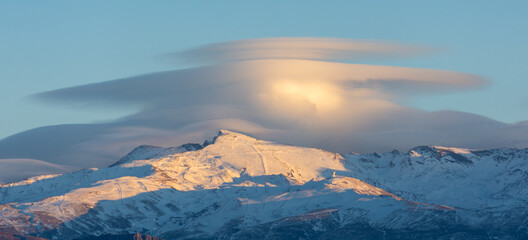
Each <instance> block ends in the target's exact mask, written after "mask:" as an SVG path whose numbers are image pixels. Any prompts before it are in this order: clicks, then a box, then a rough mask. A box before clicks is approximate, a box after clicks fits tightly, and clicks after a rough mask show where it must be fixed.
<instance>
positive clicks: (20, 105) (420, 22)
mask: <svg viewBox="0 0 528 240" xmlns="http://www.w3.org/2000/svg"><path fill="white" fill-rule="evenodd" d="M526 12H528V2H526V1H508V2H507V3H505V2H498V1H437V2H433V1H376V2H374V1H370V2H366V1H365V2H361V3H360V2H354V1H333V2H321V1H288V2H284V1H266V2H261V3H254V2H249V1H230V2H220V1H217V2H196V1H188V2H183V1H156V2H151V1H126V2H125V1H104V2H103V1H52V2H44V1H11V2H8V1H2V2H0V83H1V88H0V89H1V90H0V93H1V94H0V109H1V111H2V117H1V120H0V138H2V137H6V136H9V135H11V134H14V133H17V132H20V131H23V130H27V129H30V128H34V127H40V126H45V125H54V124H62V123H89V122H97V121H108V120H111V119H113V118H116V117H119V116H123V115H125V114H127V113H129V112H131V111H132V110H133V109H131V108H126V107H109V106H105V107H104V108H101V107H99V106H97V105H92V106H76V107H74V108H72V107H71V106H68V105H67V104H65V105H64V106H62V105H61V106H57V104H56V103H54V104H46V103H40V102H38V101H35V100H31V99H29V98H28V96H30V95H32V94H35V93H39V92H42V91H48V90H53V89H57V88H63V87H70V86H76V85H80V84H86V83H95V82H101V81H106V80H111V79H118V78H123V77H129V76H134V75H137V74H142V73H149V72H154V71H161V70H170V69H177V68H181V67H183V66H182V65H178V63H177V62H176V61H174V60H173V59H171V58H170V57H169V53H172V52H177V51H182V50H185V49H188V48H192V47H196V46H200V45H203V44H208V43H214V42H220V41H229V40H236V39H248V38H262V37H332V38H351V39H376V40H387V41H395V42H401V43H409V44H418V45H422V46H429V47H435V48H438V49H440V51H439V52H438V53H437V54H435V55H431V56H424V57H419V58H412V59H403V60H384V61H381V60H378V61H370V62H364V63H375V64H380V65H391V66H408V67H422V68H430V69H444V70H453V71H460V72H466V73H471V74H476V75H480V76H483V77H485V78H486V79H488V80H489V81H490V82H491V84H490V85H489V86H487V87H486V88H484V89H480V90H473V91H470V92H467V91H463V92H462V91H461V92H457V93H450V94H442V95H432V96H430V95H428V96H417V97H414V98H412V99H409V100H407V102H406V103H405V104H406V105H409V106H414V107H418V108H421V109H425V110H430V111H434V110H443V109H449V110H458V111H464V112H470V113H477V114H481V115H484V116H487V117H491V118H493V119H496V120H500V121H503V122H508V123H512V122H517V121H522V120H527V119H528V95H527V94H526V89H528V82H527V81H526V79H527V78H528V68H527V67H526V66H528V60H526V55H528V45H527V44H526V42H528V40H527V39H528V31H526V29H528V16H527V15H526Z"/></svg>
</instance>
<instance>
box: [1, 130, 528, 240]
mask: <svg viewBox="0 0 528 240" xmlns="http://www.w3.org/2000/svg"><path fill="white" fill-rule="evenodd" d="M527 162H528V150H527V149H524V150H516V149H496V150H485V151H476V150H470V149H457V148H447V147H439V146H424V147H417V148H414V149H412V150H410V151H409V152H407V153H401V152H398V151H393V152H389V153H383V154H378V153H374V154H364V155H356V154H350V155H346V156H341V155H340V154H336V153H331V152H327V151H323V150H320V149H312V148H301V147H294V146H286V145H280V144H276V143H272V142H268V141H262V140H258V139H254V138H251V137H248V136H245V135H243V134H238V133H234V132H229V131H221V132H220V133H219V135H218V136H217V137H216V138H215V140H214V141H212V142H206V144H203V145H199V144H186V145H184V146H181V147H176V148H168V149H164V148H158V147H153V146H141V147H138V148H136V149H135V150H134V151H132V152H131V153H130V154H128V155H127V156H125V157H123V158H122V159H121V160H119V161H117V162H116V163H115V164H113V165H111V166H110V167H108V168H103V169H84V170H81V171H78V172H75V173H70V174H64V175H47V176H39V177H35V178H31V179H28V180H25V181H21V182H17V183H12V184H6V185H3V186H2V187H1V188H0V232H5V233H6V236H13V237H16V236H15V235H13V234H18V235H21V236H22V235H33V236H39V237H44V238H49V239H85V240H87V239H140V237H141V239H142V240H144V239H156V238H154V237H152V236H156V237H161V238H163V239H255V238H258V239H368V238H372V239H378V238H385V239H471V238H473V239H481V238H493V237H496V238H499V239H522V238H528V234H527V229H528V227H527V226H528V221H526V219H527V218H528V209H527V208H526V207H525V203H526V202H527V200H528V165H527ZM7 233H9V234H11V235H8V234H7ZM135 233H141V234H143V235H141V234H139V235H138V234H135ZM145 234H148V236H147V235H145ZM128 237H131V238H128ZM5 238H6V239H8V238H7V237H5ZM0 239H1V238H0ZM14 239H16V238H14ZM28 239H29V238H28Z"/></svg>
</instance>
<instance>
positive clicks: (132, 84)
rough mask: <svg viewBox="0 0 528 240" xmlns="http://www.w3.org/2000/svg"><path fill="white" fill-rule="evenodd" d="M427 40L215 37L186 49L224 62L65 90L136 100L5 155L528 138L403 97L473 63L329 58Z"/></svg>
mask: <svg viewBox="0 0 528 240" xmlns="http://www.w3.org/2000/svg"><path fill="white" fill-rule="evenodd" d="M424 52H426V50H424V49H423V48H419V47H412V46H402V45H396V44H387V43H380V42H364V41H363V42H358V41H351V40H340V39H314V38H298V39H296V38H278V39H254V40H242V41H233V42H227V43H220V44H213V45H209V46H205V47H202V48H197V49H193V50H189V51H187V52H184V53H181V54H180V56H183V57H185V58H186V59H189V60H194V61H201V62H208V63H216V64H213V65H209V66H202V67H197V68H191V69H184V70H175V71H166V72H157V73H151V74H146V75H141V76H136V77H131V78H124V79H118V80H113V81H107V82H101V83H95V84H89V85H83V86H77V87H72V88H65V89H58V90H55V91H50V92H45V93H41V94H39V95H37V96H36V97H38V98H39V99H45V100H47V101H54V102H59V103H65V102H74V103H93V102H97V103H98V104H103V105H104V104H112V105H120V104H123V105H135V106H137V107H138V109H139V110H138V111H137V112H136V113H133V114H131V115H129V116H127V117H124V118H121V119H118V120H116V121H113V122H108V123H99V124H82V125H60V126H49V127H43V128H39V129H33V130H29V131H27V132H24V133H20V134H17V135H14V136H11V137H8V138H6V139H3V140H1V141H0V158H31V159H38V160H42V161H46V162H49V163H53V164H61V165H69V166H74V167H101V166H105V165H108V164H110V163H112V162H115V161H117V160H118V159H119V157H120V156H122V155H123V154H126V153H127V152H128V151H130V150H131V149H133V148H134V147H136V146H138V145H142V144H151V145H159V146H165V147H169V146H175V145H180V144H184V143H187V142H202V141H203V140H204V139H205V138H210V137H212V136H214V135H215V134H216V132H217V131H218V130H219V129H229V130H235V131H240V132H244V133H247V134H251V135H253V136H255V137H259V138H263V139H267V140H273V141H277V142H281V143H288V144H295V145H301V146H310V147H319V148H324V149H327V150H331V151H337V152H341V153H345V152H351V151H354V152H372V151H390V150H392V149H399V150H408V149H409V148H411V147H414V146H416V145H445V146H458V147H471V148H494V147H526V146H528V145H527V143H528V137H527V136H528V124H527V123H526V122H524V123H517V124H505V123H501V122H498V121H495V120H492V119H488V118H486V117H483V116H479V115H474V114H468V113H463V112H454V111H441V112H426V111H422V110H420V109H416V108H411V107H408V106H404V105H401V104H399V103H400V102H402V100H404V99H405V98H406V97H408V96H411V95H413V94H442V93H448V92H452V91H466V90H472V89H478V88H480V87H482V86H485V85H486V84H487V81H485V80H484V79H482V78H480V77H478V76H474V75H470V74H465V73H457V72H451V71H440V70H431V69H418V68H404V67H392V66H375V65H362V64H350V63H340V62H329V61H327V60H332V61H333V60H335V61H340V60H347V59H364V58H366V57H380V56H391V57H393V56H402V57H403V56H409V55H415V54H417V53H424Z"/></svg>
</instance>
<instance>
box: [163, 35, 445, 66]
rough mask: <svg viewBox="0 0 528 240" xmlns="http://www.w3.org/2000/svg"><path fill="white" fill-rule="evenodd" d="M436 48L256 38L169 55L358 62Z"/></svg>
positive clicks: (195, 59)
mask: <svg viewBox="0 0 528 240" xmlns="http://www.w3.org/2000/svg"><path fill="white" fill-rule="evenodd" d="M437 51H438V50H437V49H433V48H426V47H420V46H412V45H405V44H397V43H390V42H382V41H373V40H351V39H335V38H302V37H298V38H293V37H290V38H288V37H283V38H260V39H244V40H235V41H229V42H222V43H214V44H210V45H206V46H201V47H198V48H194V49H190V50H186V51H182V52H178V53H175V54H173V56H175V57H177V58H181V59H182V60H183V61H184V62H194V63H207V64H213V63H225V62H236V61H247V60H256V59H304V60H323V61H358V60H365V59H372V58H402V57H413V56H419V55H426V54H431V53H433V52H437Z"/></svg>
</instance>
